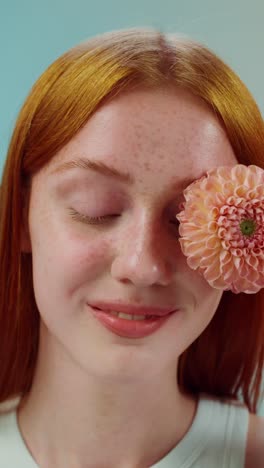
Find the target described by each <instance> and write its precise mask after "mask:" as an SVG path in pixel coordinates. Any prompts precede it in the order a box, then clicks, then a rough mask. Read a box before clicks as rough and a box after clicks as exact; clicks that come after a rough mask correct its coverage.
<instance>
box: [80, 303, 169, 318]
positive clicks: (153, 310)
mask: <svg viewBox="0 0 264 468" xmlns="http://www.w3.org/2000/svg"><path fill="white" fill-rule="evenodd" d="M89 305H90V307H93V308H94V309H100V310H101V311H104V312H122V313H123V314H129V315H155V316H157V317H164V316H167V315H168V314H170V313H171V312H173V311H174V310H175V308H168V307H154V306H136V305H133V304H125V303H121V302H103V301H97V302H93V303H92V304H89Z"/></svg>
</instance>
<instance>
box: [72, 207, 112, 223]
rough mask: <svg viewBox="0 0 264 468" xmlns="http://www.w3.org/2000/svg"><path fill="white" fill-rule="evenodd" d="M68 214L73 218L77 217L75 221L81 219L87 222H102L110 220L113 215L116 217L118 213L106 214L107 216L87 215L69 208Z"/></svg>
mask: <svg viewBox="0 0 264 468" xmlns="http://www.w3.org/2000/svg"><path fill="white" fill-rule="evenodd" d="M70 215H71V217H72V218H73V219H77V221H82V222H84V223H87V224H102V223H103V222H105V221H107V220H108V221H110V220H111V219H112V218H113V217H117V216H119V215H107V216H96V217H92V216H87V215H84V214H82V213H79V212H78V211H76V210H74V209H73V208H70Z"/></svg>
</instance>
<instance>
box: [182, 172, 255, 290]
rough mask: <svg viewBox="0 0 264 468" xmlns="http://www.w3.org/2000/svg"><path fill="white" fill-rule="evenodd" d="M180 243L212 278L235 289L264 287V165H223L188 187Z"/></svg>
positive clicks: (216, 284)
mask: <svg viewBox="0 0 264 468" xmlns="http://www.w3.org/2000/svg"><path fill="white" fill-rule="evenodd" d="M184 197H185V201H184V202H183V204H182V208H183V211H181V212H180V213H179V214H178V215H177V216H176V217H177V219H178V221H179V222H180V226H179V234H180V236H181V237H180V239H179V242H180V245H181V249H182V252H183V254H184V255H186V257H187V263H188V265H189V267H190V268H192V269H193V270H196V269H197V270H198V271H199V272H200V273H201V274H202V275H203V276H204V278H205V279H206V280H207V281H208V283H209V284H210V285H211V286H212V287H214V288H216V289H222V290H231V291H233V292H234V293H240V292H244V293H248V294H252V293H256V292H258V291H259V290H260V289H261V288H263V287H264V170H263V169H261V168H260V167H257V166H254V165H251V166H244V165H243V164H237V165H235V166H234V167H232V168H231V167H228V166H223V167H218V168H217V169H213V170H211V171H209V172H207V174H206V176H204V177H202V178H201V179H199V180H197V181H195V182H193V183H192V184H190V185H189V186H188V187H187V188H186V189H185V191H184Z"/></svg>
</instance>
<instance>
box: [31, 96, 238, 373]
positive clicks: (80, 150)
mask: <svg viewBox="0 0 264 468" xmlns="http://www.w3.org/2000/svg"><path fill="white" fill-rule="evenodd" d="M102 135H103V138H102ZM75 154H77V155H81V156H85V155H87V156H88V157H91V158H93V159H97V160H103V161H105V162H109V163H111V164H112V165H114V166H115V167H116V168H117V169H120V170H123V171H127V172H129V173H131V174H132V175H133V176H134V178H135V181H136V182H135V185H134V186H131V187H130V186H127V187H126V186H125V185H121V183H119V182H116V181H115V180H111V179H109V180H107V178H105V177H104V176H100V175H96V174H94V173H92V172H91V173H90V172H89V176H88V175H87V174H86V171H82V170H81V169H80V170H79V169H76V170H74V171H73V172H72V174H71V175H68V177H72V178H74V177H77V179H76V180H77V182H76V184H77V185H78V183H79V182H78V180H79V179H78V177H79V178H85V177H88V178H87V191H86V192H85V191H84V192H83V193H81V195H80V196H79V195H78V196H79V198H81V199H82V204H84V205H86V204H87V206H88V208H87V211H88V214H89V208H90V205H91V204H90V205H89V200H91V196H92V193H91V191H92V190H93V189H90V192H89V186H90V185H91V180H96V196H97V197H98V200H99V201H100V198H101V196H103V193H104V191H105V189H106V188H107V189H109V190H110V192H111V190H112V191H114V192H117V193H118V194H119V193H122V197H123V198H122V202H121V203H115V202H113V204H112V206H111V203H108V204H107V203H105V202H103V203H102V204H103V208H104V206H105V209H103V214H111V213H113V212H114V213H115V212H116V213H119V214H120V218H119V219H118V222H117V221H115V222H113V223H112V224H108V225H107V224H103V225H102V226H100V227H99V228H98V227H97V228H96V227H95V226H91V225H87V224H86V225H85V224H81V223H80V222H77V221H76V220H72V219H71V218H70V216H69V215H68V214H67V211H66V209H67V208H68V206H70V205H71V204H72V200H73V199H71V198H69V199H67V197H66V198H63V199H61V198H59V197H58V196H57V195H56V191H55V188H54V187H56V184H57V183H59V182H60V179H58V176H56V178H55V179H54V176H51V174H50V173H51V170H52V169H53V167H55V165H56V164H57V163H58V162H61V161H67V160H70V159H71V158H72V156H73V155H75ZM236 162H237V161H236V158H235V155H234V153H233V151H232V148H231V146H230V143H229V141H228V139H227V137H226V135H225V133H224V131H223V129H222V128H221V126H220V124H219V123H218V121H217V119H216V117H215V115H214V114H213V113H212V112H211V111H210V109H209V108H208V107H207V105H206V104H205V103H204V102H202V101H201V100H199V99H198V98H196V97H195V96H192V95H191V94H189V93H188V92H186V91H182V90H177V89H169V88H168V89H167V90H155V91H151V90H146V89H142V90H137V91H132V92H127V93H126V94H123V95H121V96H119V97H118V98H116V99H114V100H112V101H111V102H109V103H107V104H105V105H104V106H102V107H101V108H100V109H99V110H98V111H97V112H96V113H95V114H94V115H93V116H92V118H91V119H90V120H89V121H88V123H87V124H86V125H85V126H84V128H83V129H82V130H81V131H80V132H79V134H77V135H76V136H75V137H74V138H73V139H72V141H71V142H70V143H68V145H66V147H65V148H63V150H61V151H60V153H59V154H57V155H56V156H55V158H54V159H53V160H52V161H51V163H50V164H49V165H48V166H46V167H45V168H44V169H43V170H42V171H40V173H38V174H37V175H36V176H35V178H34V180H33V187H32V194H31V203H30V216H29V228H30V234H31V243H32V251H33V267H34V268H33V270H34V281H35V284H34V286H35V292H36V300H37V303H38V306H39V309H40V314H41V316H42V317H43V320H44V321H45V322H46V323H47V327H48V328H49V327H50V326H51V327H52V331H51V334H52V335H53V334H54V339H55V340H56V339H59V341H61V342H62V343H63V344H64V345H65V347H66V348H67V350H68V352H69V353H70V354H73V355H74V356H75V359H76V360H77V361H79V362H82V364H83V366H84V367H85V368H86V369H87V370H91V365H92V367H93V366H94V364H93V362H94V361H93V359H92V360H91V356H93V355H96V356H97V359H99V360H100V359H102V362H105V361H104V360H105V359H108V358H107V357H106V356H105V352H106V353H108V351H109V350H111V342H112V341H113V339H114V338H113V337H112V336H111V335H109V334H107V333H106V332H105V330H101V329H100V328H99V327H98V324H96V323H93V321H92V320H91V318H90V317H89V315H88V314H87V311H86V310H85V307H84V304H85V302H86V301H88V302H89V300H96V299H105V300H111V299H122V300H123V301H128V302H134V303H136V302H139V303H145V304H160V305H164V306H165V305H168V306H175V307H179V306H180V307H182V308H183V309H184V310H185V314H184V315H183V316H182V317H181V318H179V321H181V328H179V327H178V323H176V322H175V329H173V324H171V325H170V329H169V328H166V327H165V328H163V329H162V330H160V332H159V333H157V334H155V336H154V335H153V336H152V337H150V338H149V339H148V342H149V345H148V346H149V347H150V348H149V349H151V348H152V349H153V350H154V349H156V350H160V349H161V348H162V343H164V340H165V341H166V343H167V351H166V352H165V351H164V352H162V353H161V361H160V366H162V365H166V362H168V360H171V359H172V360H176V358H177V356H178V355H179V354H180V353H181V352H182V351H183V350H184V349H185V348H186V347H187V346H188V345H189V344H190V343H191V342H192V341H193V340H194V339H195V338H196V337H197V336H198V335H199V334H200V333H201V331H202V330H203V329H204V328H205V326H206V325H207V324H208V323H209V321H210V319H211V318H212V316H213V313H214V311H215V309H216V306H217V305H218V303H219V300H220V297H221V293H220V292H219V291H217V290H213V289H212V288H211V287H209V285H208V284H207V283H206V282H205V280H204V279H203V278H202V277H201V276H200V275H199V274H198V273H196V272H193V271H192V270H190V269H189V268H188V267H187V264H186V261H185V257H184V256H183V254H182V253H181V251H180V247H179V243H178V242H177V237H176V234H175V232H173V231H172V230H171V225H170V224H169V221H171V220H172V218H173V215H174V213H176V212H177V206H178V199H177V200H176V195H177V190H176V188H177V186H176V188H175V183H176V184H177V183H178V184H179V187H180V186H181V181H182V180H183V179H186V178H188V177H190V178H198V177H200V176H201V175H202V174H203V173H204V172H205V171H206V170H209V169H211V168H213V167H216V166H219V165H234V164H236ZM49 185H50V188H51V189H50V190H47V189H46V188H47V186H49ZM172 187H173V189H172ZM78 196H77V198H78ZM175 200H176V201H177V203H176V201H175ZM94 205H95V203H94V204H93V206H92V207H91V208H93V209H94V208H96V206H94ZM98 206H99V205H98ZM42 226H45V230H44V229H43V227H42ZM44 285H45V286H44ZM47 289H48V290H49V294H48V296H47V294H46V291H47ZM80 321H81V322H83V321H84V322H86V323H87V327H86V328H85V330H84V329H80ZM62 323H63V327H61V326H59V324H60V325H61V324H62ZM69 330H71V335H72V333H74V336H75V338H76V340H75V343H76V347H75V345H72V344H71V343H69V335H68V333H69ZM89 337H91V340H90V345H89V347H90V348H89V349H88V350H87V351H86V350H85V349H84V347H83V345H84V343H85V347H86V342H87V340H88V338H89ZM175 337H177V343H178V344H177V346H175V344H174V342H175ZM50 338H51V337H50ZM52 339H53V338H52ZM93 339H94V340H95V342H94V344H93ZM95 343H96V346H95ZM98 355H100V358H99V357H98ZM104 356H105V357H104ZM91 363H92V364H91ZM141 364H142V365H143V368H144V364H143V361H142V363H141ZM148 364H149V362H148ZM153 364H154V362H153ZM153 364H152V366H153ZM156 364H157V363H155V365H156ZM115 368H116V369H118V367H115ZM93 371H95V369H93ZM96 372H97V370H96ZM117 372H118V371H117Z"/></svg>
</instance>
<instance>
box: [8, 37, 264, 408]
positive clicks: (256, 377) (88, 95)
mask: <svg viewBox="0 0 264 468" xmlns="http://www.w3.org/2000/svg"><path fill="white" fill-rule="evenodd" d="M169 83H170V84H171V83H172V84H174V85H175V86H178V87H183V88H185V89H188V90H189V91H190V92H192V93H194V94H195V95H197V96H199V97H200V98H201V99H203V100H204V101H206V102H207V103H208V105H209V106H210V107H211V109H212V110H213V112H214V113H215V114H216V115H217V116H218V118H219V122H220V123H221V125H222V126H223V127H224V128H225V131H226V133H227V135H228V138H229V140H230V143H231V145H232V147H233V150H234V152H235V154H236V157H237V159H238V161H239V162H240V163H242V164H245V165H249V164H255V165H258V166H260V167H262V168H264V151H263V148H264V124H263V120H262V116H261V113H260V111H259V109H258V106H257V104H256V103H255V101H254V99H253V97H252V96H251V94H250V92H249V91H248V89H247V88H246V86H245V85H244V84H243V82H242V81H241V80H240V79H239V77H238V76H237V75H236V74H235V73H234V72H233V71H232V70H231V69H230V67H229V66H227V65H226V64H225V63H224V62H223V61H222V60H220V59H219V58H218V57H217V56H216V55H215V54H214V53H213V52H212V51H210V50H209V49H208V48H206V47H205V46H204V45H202V44H199V43H197V42H194V41H192V40H191V39H188V38H186V37H184V36H179V35H173V34H162V33H160V32H159V31H155V30H153V29H148V28H135V29H129V30H121V31H114V32H111V33H107V34H103V35H101V36H98V37H95V38H93V39H90V40H88V41H86V42H84V43H82V44H80V45H78V46H76V47H74V48H72V49H71V50H69V51H68V52H66V53H65V54H64V55H62V56H61V57H59V58H58V59H57V60H56V61H55V62H54V63H53V64H52V65H51V66H50V67H49V68H48V69H47V70H46V71H45V72H44V73H43V74H42V75H41V77H40V78H39V79H38V81H37V82H36V84H35V85H34V86H33V88H32V90H31V92H30V94H29V96H28V97H27V99H26V101H25V103H24V105H23V107H22V109H21V111H20V113H19V116H18V118H17V122H16V126H15V129H14V132H13V136H12V138H11V142H10V146H9V150H8V154H7V160H6V163H5V167H4V172H3V178H2V187H1V195H0V197H1V198H0V258H1V262H0V285H1V290H0V357H1V366H0V402H2V401H4V400H7V399H9V398H14V397H16V396H20V395H23V394H25V393H26V392H28V390H29V389H30V386H31V384H32V379H33V374H34V370H35V365H36V358H37V352H38V340H39V322H40V316H39V312H38V309H37V306H36V303H35V299H34V290H33V280H32V258H31V254H30V253H25V252H22V251H21V226H22V225H23V222H24V220H25V219H26V218H27V209H28V201H29V197H30V182H31V178H32V176H33V175H34V174H35V173H36V172H37V171H38V170H39V169H40V168H42V167H43V166H44V165H45V164H47V163H48V162H49V161H50V159H51V158H52V157H53V156H54V155H55V154H56V153H57V151H58V150H60V149H61V148H62V147H63V146H64V145H65V144H66V143H67V142H68V141H69V140H70V139H71V138H72V137H73V136H74V135H75V134H76V133H77V132H78V130H80V129H81V127H82V126H83V125H84V124H85V123H86V122H87V120H88V119H89V117H90V116H91V115H92V113H93V112H95V111H96V109H97V108H98V106H99V105H102V104H103V103H104V102H105V100H106V99H110V98H114V96H115V95H116V94H118V93H120V92H122V90H124V89H128V88H132V87H134V86H140V85H143V84H144V85H148V86H152V87H155V86H164V85H166V84H169ZM263 344H264V290H261V291H260V292H259V293H257V294H252V295H250V294H237V295H236V294H233V293H230V292H224V294H223V297H222V300H221V302H220V304H219V307H218V309H217V311H216V313H215V315H214V317H213V319H212V321H211V322H210V324H209V325H208V327H207V328H206V329H205V330H204V332H203V333H202V334H201V335H200V336H199V338H198V339H196V340H195V341H194V343H193V344H192V345H191V346H190V347H189V348H188V349H187V350H186V351H185V352H184V353H183V355H182V356H181V357H180V363H179V369H178V381H179V385H180V387H181V388H182V389H183V390H184V391H186V392H190V393H193V394H198V393H200V392H206V393H209V394H211V395H214V396H217V397H223V398H234V399H241V398H242V400H243V401H244V402H245V404H246V405H247V406H248V408H249V409H250V410H251V411H252V412H256V411H257V405H258V403H259V400H260V392H261V376H262V368H263V355H264V353H263V351H264V346H263Z"/></svg>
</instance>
